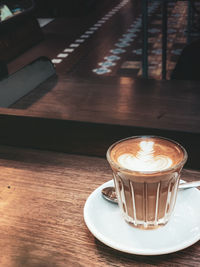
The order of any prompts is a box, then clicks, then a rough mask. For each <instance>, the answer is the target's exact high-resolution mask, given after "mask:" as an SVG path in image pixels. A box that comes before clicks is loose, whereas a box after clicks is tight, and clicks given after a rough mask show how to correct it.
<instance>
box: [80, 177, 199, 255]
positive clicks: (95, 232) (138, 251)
mask: <svg viewBox="0 0 200 267" xmlns="http://www.w3.org/2000/svg"><path fill="white" fill-rule="evenodd" d="M113 185H114V183H113V180H109V181H107V182H105V183H103V184H102V185H100V186H99V187H97V188H96V189H95V190H94V191H93V192H92V193H91V194H90V195H89V197H88V198H87V200H86V202H85V205H84V210H83V215H84V221H85V224H86V226H87V227H88V229H89V231H90V232H91V233H92V235H93V236H94V237H95V238H97V239H98V240H99V241H101V242H102V243H103V244H105V245H107V246H109V247H111V248H113V249H115V250H118V251H121V252H125V253H129V254H134V255H142V256H155V255H165V254H170V253H174V252H177V251H180V250H183V249H185V248H187V247H190V246H192V245H193V244H195V243H197V242H198V241H199V240H200V231H199V233H198V235H196V237H195V238H194V237H193V238H191V239H187V240H186V241H185V242H182V243H181V244H180V245H175V246H172V247H170V248H167V249H157V250H155V249H148V250H147V249H145V250H142V249H138V248H129V249H123V247H121V246H118V245H116V244H114V243H113V242H110V239H109V238H107V237H105V235H104V234H102V233H101V232H100V231H98V229H97V228H96V227H95V225H94V224H93V223H92V222H91V220H90V216H89V213H88V209H89V205H90V204H91V203H92V199H93V198H94V197H95V196H96V195H97V194H98V193H99V192H101V190H102V189H103V188H104V187H106V186H113ZM190 190H195V191H197V192H198V193H199V194H200V191H199V190H198V189H196V188H193V189H190ZM99 197H100V198H101V199H102V201H106V200H104V199H103V197H102V196H101V195H100V194H99ZM111 205H114V204H111ZM137 230H139V231H144V230H141V229H137ZM150 231H151V230H150Z"/></svg>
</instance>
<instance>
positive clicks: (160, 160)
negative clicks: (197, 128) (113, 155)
mask: <svg viewBox="0 0 200 267" xmlns="http://www.w3.org/2000/svg"><path fill="white" fill-rule="evenodd" d="M139 147H140V150H139V151H138V152H137V154H136V156H134V155H132V154H130V153H125V154H122V155H121V156H119V157H118V162H119V164H120V165H121V166H122V167H124V168H126V169H129V170H133V171H159V170H165V169H168V168H170V167H171V166H172V165H173V162H172V160H171V159H170V158H169V157H167V156H166V155H156V156H154V142H153V141H141V142H140V144H139Z"/></svg>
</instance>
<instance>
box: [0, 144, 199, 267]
mask: <svg viewBox="0 0 200 267" xmlns="http://www.w3.org/2000/svg"><path fill="white" fill-rule="evenodd" d="M0 165H1V173H0V192H1V194H0V198H1V200H0V213H1V219H0V250H1V257H0V265H1V267H8V266H9V267H17V266H20V267H27V266H31V267H33V266H35V267H36V266H37V267H38V266H44V267H51V266H52V267H61V266H70V267H71V266H99V267H100V266H101V267H102V266H109V267H111V266H113V267H114V266H115V267H120V266H123V267H125V266H181V267H182V266H199V261H200V243H199V242H197V243H196V244H194V245H193V246H191V247H189V248H187V249H184V250H183V251H179V252H177V253H173V254H169V255H163V256H136V255H129V254H126V253H122V252H118V251H116V250H114V249H112V248H109V247H107V246H106V245H104V244H103V243H101V242H100V241H98V240H96V239H95V238H94V237H93V235H92V234H91V233H90V232H89V230H88V229H87V227H86V225H85V223H84V219H83V207H84V204H85V201H86V199H87V197H88V196H89V195H90V193H91V192H92V191H93V190H94V189H96V188H97V187H98V186H99V185H101V184H102V183H104V182H106V181H108V180H110V179H111V171H110V167H109V166H108V164H107V162H106V160H105V159H103V158H97V157H86V156H78V155H70V154H65V153H56V152H49V151H38V150H30V149H21V148H11V147H5V146H1V147H0ZM183 177H184V178H185V179H187V180H195V179H200V173H199V172H197V171H189V170H185V171H184V175H183Z"/></svg>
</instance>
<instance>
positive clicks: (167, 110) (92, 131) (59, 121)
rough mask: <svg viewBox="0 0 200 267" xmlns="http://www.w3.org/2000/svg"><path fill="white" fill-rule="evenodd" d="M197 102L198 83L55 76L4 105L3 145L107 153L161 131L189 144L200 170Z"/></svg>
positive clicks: (190, 164)
mask: <svg viewBox="0 0 200 267" xmlns="http://www.w3.org/2000/svg"><path fill="white" fill-rule="evenodd" d="M199 101H200V84H199V83H198V82H186V81H153V80H134V79H131V78H126V77H121V78H113V77H107V78H106V77H105V78H96V79H94V78H93V79H92V78H90V79H87V80H86V79H77V78H70V77H68V78H66V77H63V76H58V77H55V76H54V77H52V78H50V79H49V80H47V81H46V82H45V83H43V84H41V85H40V86H39V87H38V88H36V89H35V90H33V91H32V92H31V93H30V94H28V95H27V96H25V97H23V98H22V99H20V100H19V101H17V102H16V103H15V104H14V105H12V106H11V107H10V108H6V109H5V108H0V125H1V131H0V143H1V144H7V145H17V146H26V147H34V148H42V149H50V150H56V151H63V152H70V153H78V154H84V155H85V154H87V155H95V156H103V157H104V155H105V153H106V150H107V148H108V146H109V145H110V144H111V143H113V142H114V141H116V140H118V139H120V138H124V137H128V136H131V135H141V134H142V135H149V134H151V135H161V136H165V137H167V138H172V139H175V140H177V141H178V142H180V143H181V144H182V145H183V146H185V147H186V149H187V151H188V153H189V160H188V166H187V167H191V168H196V169H198V168H199V160H198V158H199V156H200V147H199V137H200V106H199ZM191 159H192V160H191Z"/></svg>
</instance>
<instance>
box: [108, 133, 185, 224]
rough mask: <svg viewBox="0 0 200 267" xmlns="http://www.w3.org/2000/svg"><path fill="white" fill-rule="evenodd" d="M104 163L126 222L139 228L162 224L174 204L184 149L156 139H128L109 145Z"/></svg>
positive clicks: (183, 159)
mask: <svg viewBox="0 0 200 267" xmlns="http://www.w3.org/2000/svg"><path fill="white" fill-rule="evenodd" d="M107 160H108V162H109V164H110V166H111V168H112V171H113V179H114V184H115V190H116V194H117V198H118V204H119V207H120V210H121V213H122V215H123V217H124V219H125V221H126V222H128V223H129V224H131V225H132V226H134V227H137V228H142V229H154V228H157V227H159V226H163V225H165V224H166V223H167V222H168V221H169V218H170V216H171V214H172V212H173V209H174V205H175V203H176V197H177V191H178V185H179V180H180V172H181V170H182V168H183V166H184V164H185V162H186V160H187V152H186V150H185V149H184V148H183V147H182V146H181V145H180V144H178V143H177V142H175V141H173V140H170V139H166V138H163V137H157V136H132V137H129V138H126V139H122V140H120V141H118V142H116V143H114V144H113V145H111V146H110V147H109V149H108V151H107Z"/></svg>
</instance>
